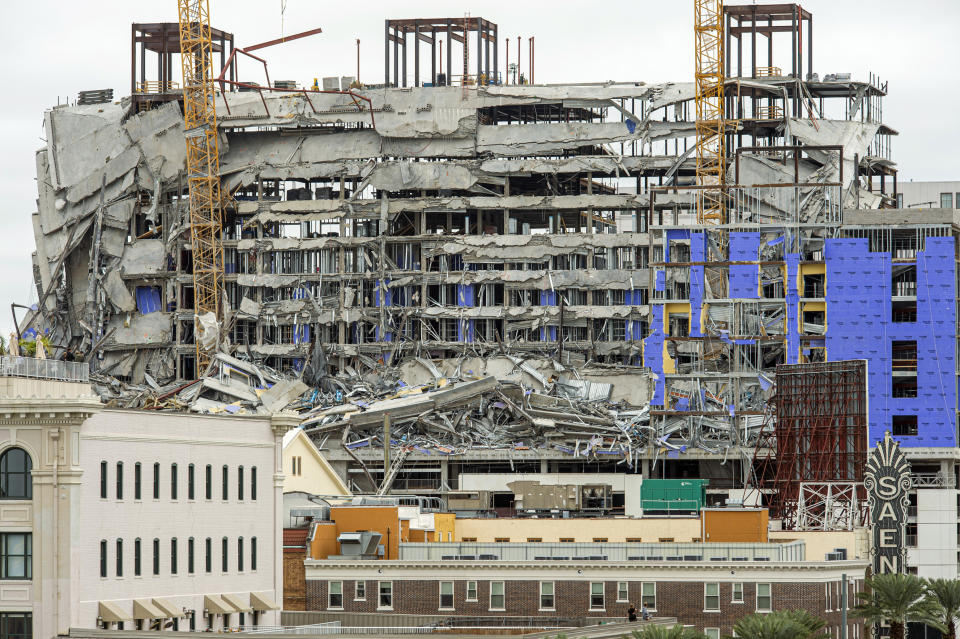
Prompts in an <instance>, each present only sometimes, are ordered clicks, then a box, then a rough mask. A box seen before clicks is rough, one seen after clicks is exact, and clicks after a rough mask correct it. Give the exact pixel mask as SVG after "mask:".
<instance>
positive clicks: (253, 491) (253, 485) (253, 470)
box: [250, 466, 257, 501]
mask: <svg viewBox="0 0 960 639" xmlns="http://www.w3.org/2000/svg"><path fill="white" fill-rule="evenodd" d="M250 499H253V500H254V501H256V499H257V467H256V466H251V467H250Z"/></svg>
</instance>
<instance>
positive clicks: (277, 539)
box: [262, 412, 300, 625]
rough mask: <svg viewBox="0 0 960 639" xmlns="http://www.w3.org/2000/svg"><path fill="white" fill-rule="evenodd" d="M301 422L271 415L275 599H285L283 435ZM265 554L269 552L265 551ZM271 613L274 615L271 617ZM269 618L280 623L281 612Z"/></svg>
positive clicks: (291, 415)
mask: <svg viewBox="0 0 960 639" xmlns="http://www.w3.org/2000/svg"><path fill="white" fill-rule="evenodd" d="M299 424H300V417H299V416H298V415H297V414H296V413H293V412H280V413H275V414H273V415H271V416H270V428H271V430H273V441H274V446H273V448H274V455H273V459H274V463H273V539H271V540H270V542H271V543H272V546H271V550H272V552H273V584H274V586H273V589H274V595H275V597H276V598H275V601H276V602H277V603H278V604H279V603H280V602H282V601H283V525H284V521H283V478H284V474H283V435H284V434H285V433H286V432H287V431H288V430H291V429H293V428H296V427H297V426H298V425H299ZM264 554H265V555H266V554H267V553H264ZM271 614H272V615H273V617H272V619H270V616H271ZM266 616H267V617H268V619H264V621H263V622H262V623H263V624H264V625H279V624H280V613H279V612H276V611H274V612H272V613H268V614H267V615H266Z"/></svg>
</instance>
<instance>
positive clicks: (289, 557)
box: [283, 548, 307, 610]
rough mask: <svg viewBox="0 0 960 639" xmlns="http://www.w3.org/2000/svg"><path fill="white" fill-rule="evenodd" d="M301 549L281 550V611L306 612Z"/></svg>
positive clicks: (304, 552)
mask: <svg viewBox="0 0 960 639" xmlns="http://www.w3.org/2000/svg"><path fill="white" fill-rule="evenodd" d="M305 556H306V550H304V549H303V548H284V549H283V609H284V610H306V609H307V607H306V597H305V592H304V585H305V581H306V576H305V570H304V566H303V559H304V557H305Z"/></svg>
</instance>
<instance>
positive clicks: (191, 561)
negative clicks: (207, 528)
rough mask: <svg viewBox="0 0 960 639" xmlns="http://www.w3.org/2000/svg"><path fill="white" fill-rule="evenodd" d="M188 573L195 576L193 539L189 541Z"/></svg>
mask: <svg viewBox="0 0 960 639" xmlns="http://www.w3.org/2000/svg"><path fill="white" fill-rule="evenodd" d="M187 572H188V573H190V574H191V575H192V574H193V537H191V538H190V539H188V540H187Z"/></svg>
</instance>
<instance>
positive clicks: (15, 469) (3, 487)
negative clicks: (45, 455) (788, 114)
mask: <svg viewBox="0 0 960 639" xmlns="http://www.w3.org/2000/svg"><path fill="white" fill-rule="evenodd" d="M32 469H33V462H32V461H31V460H30V455H28V454H27V451H25V450H23V449H22V448H10V449H8V450H6V451H5V452H4V453H3V455H0V499H33V478H32V477H31V476H30V471H31V470H32Z"/></svg>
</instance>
